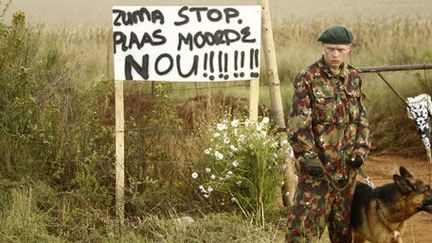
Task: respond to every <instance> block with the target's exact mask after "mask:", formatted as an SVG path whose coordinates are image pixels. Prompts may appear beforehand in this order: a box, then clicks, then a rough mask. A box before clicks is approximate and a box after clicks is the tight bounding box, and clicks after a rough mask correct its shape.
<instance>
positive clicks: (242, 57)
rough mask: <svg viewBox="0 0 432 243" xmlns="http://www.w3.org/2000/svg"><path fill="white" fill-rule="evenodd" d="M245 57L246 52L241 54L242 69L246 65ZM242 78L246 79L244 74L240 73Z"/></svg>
mask: <svg viewBox="0 0 432 243" xmlns="http://www.w3.org/2000/svg"><path fill="white" fill-rule="evenodd" d="M245 55H246V53H245V52H244V51H242V52H241V53H240V59H241V61H240V67H241V68H244V64H245ZM240 77H242V78H243V77H244V72H240Z"/></svg>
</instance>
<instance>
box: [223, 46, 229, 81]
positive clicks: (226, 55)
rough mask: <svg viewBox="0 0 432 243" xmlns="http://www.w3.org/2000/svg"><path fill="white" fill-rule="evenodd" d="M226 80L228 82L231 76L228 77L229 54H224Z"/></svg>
mask: <svg viewBox="0 0 432 243" xmlns="http://www.w3.org/2000/svg"><path fill="white" fill-rule="evenodd" d="M224 73H225V75H224V79H225V80H228V78H229V75H228V53H224Z"/></svg>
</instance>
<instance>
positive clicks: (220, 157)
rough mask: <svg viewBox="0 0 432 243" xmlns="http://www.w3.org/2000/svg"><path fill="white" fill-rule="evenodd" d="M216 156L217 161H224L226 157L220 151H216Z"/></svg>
mask: <svg viewBox="0 0 432 243" xmlns="http://www.w3.org/2000/svg"><path fill="white" fill-rule="evenodd" d="M214 155H215V157H216V159H217V160H223V158H224V155H223V154H222V153H221V152H219V151H215V153H214Z"/></svg>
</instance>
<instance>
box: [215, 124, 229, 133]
mask: <svg viewBox="0 0 432 243" xmlns="http://www.w3.org/2000/svg"><path fill="white" fill-rule="evenodd" d="M216 128H217V130H219V131H223V130H226V129H227V128H228V126H227V125H226V124H225V123H218V124H217V125H216Z"/></svg>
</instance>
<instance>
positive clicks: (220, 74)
mask: <svg viewBox="0 0 432 243" xmlns="http://www.w3.org/2000/svg"><path fill="white" fill-rule="evenodd" d="M222 54H223V53H222V51H219V53H218V64H219V78H220V79H221V78H223V74H222V71H223V70H222Z"/></svg>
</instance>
